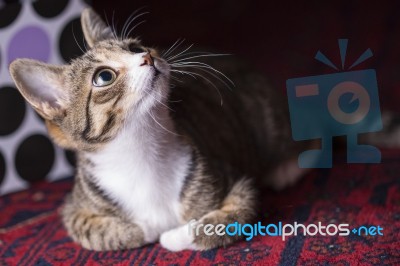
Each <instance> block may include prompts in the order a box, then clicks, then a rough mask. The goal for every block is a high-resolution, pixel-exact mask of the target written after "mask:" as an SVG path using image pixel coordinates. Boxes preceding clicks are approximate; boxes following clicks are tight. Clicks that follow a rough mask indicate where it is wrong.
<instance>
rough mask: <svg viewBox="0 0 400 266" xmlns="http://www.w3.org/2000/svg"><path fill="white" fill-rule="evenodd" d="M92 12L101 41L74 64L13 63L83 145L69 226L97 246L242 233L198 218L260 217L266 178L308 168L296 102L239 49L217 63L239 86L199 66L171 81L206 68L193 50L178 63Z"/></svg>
mask: <svg viewBox="0 0 400 266" xmlns="http://www.w3.org/2000/svg"><path fill="white" fill-rule="evenodd" d="M81 22H82V28H83V32H84V35H85V39H86V42H87V43H88V45H89V47H90V49H89V50H88V51H87V52H86V53H85V54H84V55H82V56H81V57H79V58H77V59H75V60H73V61H72V62H71V63H70V64H68V65H63V66H55V65H49V64H45V63H41V62H38V61H34V60H30V59H18V60H15V61H14V62H12V63H11V65H10V72H11V75H12V77H13V79H14V81H15V83H16V86H17V87H18V89H19V91H20V92H21V94H22V95H23V96H24V97H25V99H26V100H27V101H28V102H29V103H30V104H31V105H32V107H33V108H34V109H35V110H36V111H37V112H38V113H39V114H40V115H41V116H42V117H43V118H44V119H45V121H46V126H47V128H48V131H49V134H50V136H51V137H52V138H53V140H54V141H55V142H56V143H57V144H59V145H60V146H61V147H63V148H66V149H71V150H74V151H75V152H76V154H77V171H76V177H75V184H74V188H73V191H72V193H71V195H70V196H68V197H67V199H66V202H65V206H64V207H63V211H62V219H63V222H64V225H65V227H66V229H67V231H68V233H69V235H70V236H71V237H72V238H73V239H74V240H75V241H76V242H78V243H80V244H81V245H82V246H83V247H85V248H87V249H93V250H118V249H131V248H136V247H141V246H143V245H146V244H149V243H154V242H156V241H160V243H161V245H162V246H163V247H165V248H167V249H169V250H172V251H179V250H184V249H193V250H205V249H210V248H215V247H219V246H225V245H228V244H230V243H232V242H234V241H236V240H237V239H238V238H239V237H232V236H228V235H224V236H218V235H213V236H207V235H205V234H204V232H202V230H200V231H199V232H200V233H199V235H197V236H196V234H195V233H194V232H193V230H194V228H193V226H189V224H190V221H192V220H193V219H195V220H196V221H197V223H203V224H213V225H216V224H220V223H221V224H228V223H232V222H239V223H242V224H243V223H250V222H252V221H253V220H254V219H255V217H256V203H257V194H256V189H255V184H256V182H258V181H257V180H262V181H263V182H267V183H269V184H271V185H273V186H275V187H276V188H282V187H284V186H285V185H287V184H290V183H293V182H294V181H295V180H296V179H297V178H298V177H299V176H300V175H301V171H300V170H299V169H298V168H297V166H296V164H297V162H296V160H295V158H296V156H297V152H296V151H297V147H295V146H294V144H293V142H292V141H291V138H290V132H289V122H288V121H289V120H288V114H287V106H286V103H285V101H283V100H282V98H281V96H280V95H277V94H275V92H274V91H273V90H272V89H270V88H269V87H268V86H267V85H266V82H265V80H264V79H263V78H262V77H260V76H258V75H256V74H251V72H248V70H247V68H246V67H245V66H244V64H238V63H237V62H236V61H234V60H233V59H229V58H226V59H219V60H218V62H214V65H218V67H219V68H220V69H221V70H222V71H223V72H224V73H225V74H226V75H227V76H229V77H232V79H233V80H234V82H235V87H233V86H232V90H227V89H221V90H220V95H219V94H218V93H217V92H216V91H215V88H213V86H212V85H211V84H210V82H209V81H210V80H208V79H203V80H202V79H191V80H190V77H189V76H188V78H186V77H185V76H182V77H179V79H180V81H182V82H177V84H175V85H176V86H175V87H173V88H170V79H171V75H172V73H175V72H178V73H189V74H190V73H193V74H192V75H195V76H200V74H199V73H196V72H182V71H184V70H183V69H182V68H179V67H183V66H185V62H189V61H193V59H192V60H189V61H187V60H186V61H185V60H183V59H182V58H181V60H182V61H180V63H177V62H175V63H171V62H169V61H167V60H166V59H164V58H162V57H160V55H159V54H158V53H157V51H156V50H154V49H152V48H148V47H144V46H143V45H142V44H141V42H140V41H139V40H137V39H132V38H122V39H119V38H117V37H116V36H115V35H114V33H113V31H112V30H111V28H110V27H108V26H107V25H106V24H105V23H104V22H103V21H102V20H101V18H100V17H99V16H98V15H97V14H96V13H94V11H92V10H90V9H86V10H84V11H83V13H82V17H81ZM177 61H179V60H177ZM186 66H188V67H190V64H189V63H187V64H186ZM209 73H210V72H209ZM213 76H215V74H214V75H213ZM216 78H217V81H216V82H218V80H222V79H221V76H220V77H218V76H216ZM222 81H223V80H222ZM212 82H213V81H212ZM217 87H218V86H217ZM217 89H218V88H217ZM221 98H222V100H223V101H224V103H223V105H221ZM252 178H254V179H252ZM256 178H257V179H256ZM189 230H192V231H189Z"/></svg>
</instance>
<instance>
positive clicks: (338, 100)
mask: <svg viewBox="0 0 400 266" xmlns="http://www.w3.org/2000/svg"><path fill="white" fill-rule="evenodd" d="M339 47H340V52H341V56H342V68H344V59H345V51H346V48H347V40H344V39H341V40H339ZM371 56H372V52H371V50H370V49H368V50H367V51H366V52H364V54H362V55H361V56H360V58H359V59H358V60H357V61H356V62H355V63H354V64H353V65H352V66H351V67H350V69H351V68H352V67H354V66H355V65H358V64H359V63H361V62H363V61H364V60H366V59H367V58H369V57H371ZM316 59H318V60H319V61H322V62H323V63H325V64H327V65H329V66H331V67H333V68H335V69H337V68H336V66H334V65H333V64H332V63H331V62H330V61H329V59H327V58H326V57H325V56H324V55H323V54H322V53H320V52H318V53H317V55H316ZM286 88H287V95H288V102H289V112H290V121H291V127H292V136H293V139H294V140H296V141H302V140H313V139H321V149H316V150H308V151H304V152H302V153H301V154H300V155H299V159H298V162H299V167H301V168H331V167H332V138H333V137H334V136H346V137H347V162H348V163H379V162H380V161H381V153H380V151H379V150H378V149H377V148H376V147H374V146H370V145H360V144H358V143H357V139H358V134H361V133H368V132H376V131H380V130H381V129H382V120H381V112H380V105H379V94H378V85H377V79H376V72H375V70H374V69H366V70H359V71H347V72H339V73H334V74H327V75H319V76H310V77H303V78H295V79H289V80H287V82H286Z"/></svg>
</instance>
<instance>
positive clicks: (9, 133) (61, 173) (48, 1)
mask: <svg viewBox="0 0 400 266" xmlns="http://www.w3.org/2000/svg"><path fill="white" fill-rule="evenodd" d="M85 6H87V1H84V0H57V1H54V0H37V1H21V2H16V1H11V2H10V1H6V2H0V194H5V193H8V192H12V191H16V190H20V189H23V188H26V187H28V186H29V184H30V183H31V182H35V181H39V180H43V179H47V180H50V181H51V180H55V179H58V178H62V177H65V176H69V175H71V174H72V173H73V170H72V164H73V163H74V158H73V156H72V154H71V153H69V152H65V151H63V150H62V149H60V148H58V147H56V146H54V144H53V143H52V142H51V141H50V139H49V137H48V135H47V133H46V128H45V126H44V123H43V120H42V119H41V118H40V117H39V116H38V115H37V114H36V113H35V111H33V109H32V108H31V107H30V106H29V105H28V104H27V103H26V102H25V101H24V99H23V98H22V96H21V95H20V94H19V92H18V91H17V90H16V88H15V85H14V83H13V81H12V80H11V77H10V75H9V72H8V65H9V64H10V62H11V61H13V60H14V59H16V58H31V59H36V60H40V61H43V62H47V63H52V64H63V63H65V62H68V61H70V60H71V59H73V58H75V57H76V56H79V55H81V54H82V51H81V49H80V47H79V46H81V47H83V46H84V44H83V35H82V31H81V27H80V24H79V17H80V13H81V11H82V9H83V8H84V7H85ZM77 43H78V44H77Z"/></svg>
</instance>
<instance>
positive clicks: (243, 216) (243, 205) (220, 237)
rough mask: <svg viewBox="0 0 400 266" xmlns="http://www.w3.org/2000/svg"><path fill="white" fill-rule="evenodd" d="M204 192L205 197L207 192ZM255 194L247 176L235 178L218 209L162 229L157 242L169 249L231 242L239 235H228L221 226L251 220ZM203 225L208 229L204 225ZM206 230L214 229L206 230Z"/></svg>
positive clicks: (203, 246) (196, 248)
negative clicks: (184, 222)
mask: <svg viewBox="0 0 400 266" xmlns="http://www.w3.org/2000/svg"><path fill="white" fill-rule="evenodd" d="M204 196H208V197H209V196H210V195H204ZM255 196H256V192H255V190H254V188H253V187H252V185H251V182H249V180H245V179H242V180H240V181H238V182H237V183H236V184H235V185H234V186H233V187H232V189H231V190H230V192H229V193H228V195H227V196H226V197H225V199H224V200H223V201H222V203H221V206H220V208H219V209H216V210H213V211H210V212H208V213H207V214H205V215H204V216H202V217H201V218H200V219H199V220H197V221H195V220H192V221H190V222H188V223H187V224H185V225H182V226H180V227H178V228H175V229H172V230H169V231H167V232H164V233H163V234H162V235H161V237H160V243H161V245H162V246H163V247H164V248H166V249H169V250H171V251H180V250H185V249H190V250H207V249H212V248H216V247H221V246H227V245H230V244H232V243H234V242H235V241H237V240H239V239H241V238H242V236H238V235H232V236H231V235H228V234H226V232H225V230H224V228H225V227H226V226H227V225H228V224H232V223H235V222H238V223H239V224H246V223H251V222H252V221H253V219H254V218H255V215H256V209H255V205H256V203H255V199H256V197H255ZM197 200H201V199H197ZM193 202H196V201H193ZM192 208H194V209H195V208H196V206H195V205H194V206H192ZM206 226H207V227H208V228H209V229H210V230H209V229H206V228H205V227H206ZM206 231H207V232H210V231H214V232H212V233H211V234H210V233H206ZM217 231H218V232H219V233H218V234H217V233H216V232H217ZM223 231H224V232H223Z"/></svg>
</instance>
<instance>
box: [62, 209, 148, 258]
mask: <svg viewBox="0 0 400 266" xmlns="http://www.w3.org/2000/svg"><path fill="white" fill-rule="evenodd" d="M66 209H67V211H65V210H64V212H63V220H64V225H65V227H66V228H67V230H68V233H69V235H70V236H71V237H72V238H73V239H74V241H76V242H78V243H80V244H81V245H82V246H83V247H84V248H87V249H91V250H96V251H105V250H121V249H132V248H137V247H140V246H143V245H144V244H145V240H144V234H143V231H142V229H141V228H140V227H139V226H138V225H136V224H134V223H128V222H125V221H123V220H122V219H121V218H118V217H113V216H106V215H102V214H97V213H93V212H90V211H87V210H85V209H78V210H74V211H68V208H66Z"/></svg>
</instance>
